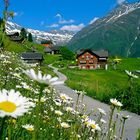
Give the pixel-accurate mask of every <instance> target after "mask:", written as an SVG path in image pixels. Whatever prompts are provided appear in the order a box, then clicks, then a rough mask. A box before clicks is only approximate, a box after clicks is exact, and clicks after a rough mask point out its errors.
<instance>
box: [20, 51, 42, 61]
mask: <svg viewBox="0 0 140 140" xmlns="http://www.w3.org/2000/svg"><path fill="white" fill-rule="evenodd" d="M21 59H22V60H43V54H42V53H38V52H24V53H22V54H21Z"/></svg>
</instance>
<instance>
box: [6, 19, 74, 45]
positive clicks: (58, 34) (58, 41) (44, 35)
mask: <svg viewBox="0 0 140 140" xmlns="http://www.w3.org/2000/svg"><path fill="white" fill-rule="evenodd" d="M21 28H22V27H21V26H20V25H18V24H16V23H13V22H10V21H7V23H6V32H7V34H13V33H15V32H19V33H20V30H21ZM26 30H27V32H29V33H31V34H32V36H33V38H34V41H35V42H37V43H40V42H41V41H42V40H52V42H53V43H54V44H55V45H64V44H66V43H68V42H69V41H70V39H71V38H72V37H73V35H74V33H72V32H68V31H63V32H62V31H57V30H55V31H50V32H45V31H39V30H34V29H26Z"/></svg>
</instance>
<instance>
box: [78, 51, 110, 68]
mask: <svg viewBox="0 0 140 140" xmlns="http://www.w3.org/2000/svg"><path fill="white" fill-rule="evenodd" d="M107 59H108V51H106V50H100V51H92V50H91V49H86V50H82V51H79V52H78V53H77V60H78V66H79V68H80V69H100V68H104V69H107V67H108V64H107Z"/></svg>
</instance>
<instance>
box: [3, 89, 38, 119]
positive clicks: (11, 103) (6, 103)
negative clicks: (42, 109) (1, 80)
mask: <svg viewBox="0 0 140 140" xmlns="http://www.w3.org/2000/svg"><path fill="white" fill-rule="evenodd" d="M34 106H35V105H34V103H32V102H30V101H29V99H28V98H26V97H23V96H22V95H21V94H20V93H19V92H15V90H13V89H11V90H10V91H7V90H5V89H3V90H2V91H0V117H5V116H11V117H14V118H17V117H18V116H22V115H23V114H24V113H26V112H28V110H29V109H30V107H34Z"/></svg>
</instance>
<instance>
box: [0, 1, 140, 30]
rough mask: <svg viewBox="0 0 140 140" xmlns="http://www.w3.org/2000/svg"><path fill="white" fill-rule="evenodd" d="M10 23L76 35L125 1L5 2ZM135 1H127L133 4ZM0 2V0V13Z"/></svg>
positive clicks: (0, 7) (0, 3) (1, 5)
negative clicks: (66, 31) (7, 5)
mask: <svg viewBox="0 0 140 140" xmlns="http://www.w3.org/2000/svg"><path fill="white" fill-rule="evenodd" d="M9 1H10V6H9V9H8V10H9V11H13V12H14V19H13V20H11V21H12V22H15V23H17V24H19V25H21V26H23V27H25V28H32V29H37V30H43V31H48V30H55V29H57V30H58V29H60V30H68V31H74V32H77V31H79V30H80V29H82V28H83V27H85V26H87V25H89V24H91V23H93V22H95V21H96V20H97V19H98V18H102V17H104V16H106V15H107V13H109V12H110V11H111V10H113V8H115V7H116V6H117V5H120V4H122V3H123V2H124V1H125V0H9ZM137 1H138V0H127V2H129V3H132V2H137ZM2 8H3V1H0V12H2Z"/></svg>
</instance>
